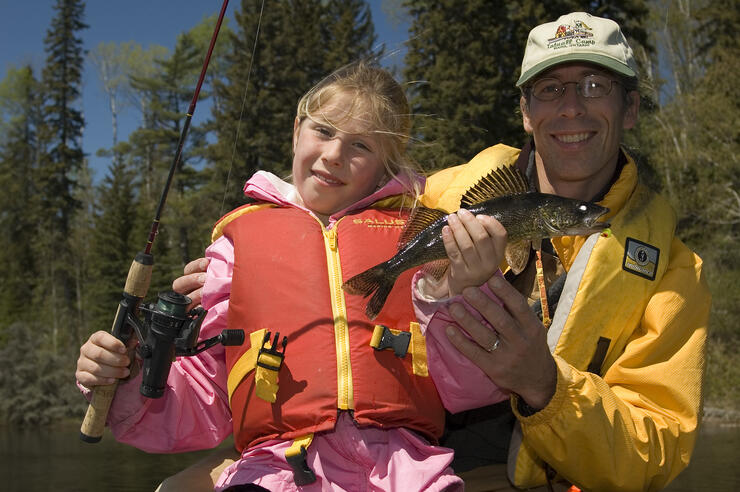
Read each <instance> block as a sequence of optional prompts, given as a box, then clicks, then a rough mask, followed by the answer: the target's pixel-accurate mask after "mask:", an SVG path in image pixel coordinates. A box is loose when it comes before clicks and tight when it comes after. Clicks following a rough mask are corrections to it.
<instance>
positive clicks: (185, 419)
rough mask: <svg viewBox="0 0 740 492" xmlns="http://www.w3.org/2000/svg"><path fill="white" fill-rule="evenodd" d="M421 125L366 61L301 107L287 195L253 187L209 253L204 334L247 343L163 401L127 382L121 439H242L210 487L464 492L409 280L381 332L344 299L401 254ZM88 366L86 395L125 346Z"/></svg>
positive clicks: (98, 345)
mask: <svg viewBox="0 0 740 492" xmlns="http://www.w3.org/2000/svg"><path fill="white" fill-rule="evenodd" d="M410 126H411V118H410V112H409V107H408V103H407V101H406V98H405V95H404V93H403V90H402V88H401V87H400V86H399V84H398V83H397V82H396V81H395V80H394V79H393V78H392V77H391V76H390V74H388V72H386V71H385V70H382V69H380V68H377V67H374V66H371V65H369V64H365V63H358V64H354V65H351V66H348V67H345V68H343V69H340V70H338V71H337V72H335V73H333V74H332V75H330V76H329V77H327V78H326V79H324V80H323V81H321V82H320V83H319V84H317V85H316V86H315V87H313V88H312V89H311V90H309V91H308V92H307V93H306V95H304V96H303V97H302V98H301V100H300V101H299V103H298V110H297V115H296V118H295V123H294V128H293V167H292V169H293V174H292V182H286V181H283V180H281V179H279V178H278V177H276V176H274V175H273V174H271V173H268V172H264V171H259V172H257V173H256V174H255V175H254V176H252V178H250V179H249V181H247V183H246V185H245V187H244V191H245V194H246V195H247V196H248V197H249V198H251V199H252V201H253V202H252V203H250V204H248V205H245V206H243V207H241V208H238V209H236V210H234V211H232V212H230V213H229V214H227V215H226V216H224V217H223V218H222V219H221V220H220V221H219V222H218V223H217V224H216V227H215V228H214V242H213V243H212V245H211V246H210V247H209V248H208V250H207V252H206V256H207V258H209V260H210V262H209V266H208V272H207V278H206V282H205V287H204V290H203V298H202V303H203V306H204V307H205V308H206V309H208V315H207V317H206V320H205V321H204V323H203V326H202V329H201V338H207V337H210V336H213V335H214V334H216V333H218V332H220V330H222V329H224V328H231V329H242V330H244V332H245V334H246V340H247V341H245V343H244V344H243V345H242V346H240V347H227V348H223V347H222V348H219V349H216V350H211V351H206V352H202V353H201V354H199V355H198V356H195V357H186V358H178V359H177V360H176V361H175V362H174V363H173V365H172V369H171V371H170V374H169V378H168V389H167V391H166V393H165V395H164V396H163V397H162V398H160V399H154V400H151V399H145V398H142V397H140V396H139V394H138V385H139V378H137V377H134V378H131V379H130V380H128V381H125V382H122V383H121V384H120V385H119V390H118V393H117V396H116V398H115V400H114V402H113V405H112V408H111V413H110V416H109V424H110V427H111V429H112V431H113V433H114V435H115V437H116V439H118V440H119V441H122V442H126V443H130V444H132V445H134V446H136V447H139V448H141V449H144V450H146V451H149V452H178V451H190V450H194V449H204V448H210V447H214V446H216V445H217V444H218V443H220V442H221V441H222V440H223V439H224V438H225V437H227V436H228V435H229V434H230V433H233V434H234V438H235V445H236V447H237V449H238V450H239V452H240V459H238V460H237V461H236V462H234V463H233V464H232V465H231V466H229V467H228V468H226V470H225V471H224V472H223V473H222V474H221V475H220V477H219V478H218V480H217V482H216V484H215V489H216V490H259V487H263V488H266V489H268V490H299V489H300V490H404V491H412V490H456V489H461V488H462V482H461V480H460V479H459V478H458V477H457V476H455V475H454V473H453V471H452V469H451V468H450V466H449V465H450V463H451V461H452V457H453V453H452V451H451V450H449V449H447V448H443V447H439V446H437V445H436V442H437V440H438V439H439V437H440V436H441V434H442V430H443V425H444V409H443V407H442V404H441V402H440V399H439V396H438V394H437V390H436V389H435V387H434V384H433V383H432V380H431V378H430V377H429V374H428V371H427V367H426V359H425V350H424V338H423V336H421V333H420V332H419V329H418V325H417V324H416V323H415V316H414V310H413V305H412V303H411V295H410V291H411V277H412V275H413V272H407V274H406V275H404V276H402V277H401V278H400V279H399V280H398V281H397V282H396V285H395V287H394V289H393V290H392V292H391V294H390V296H389V298H388V301H387V302H386V304H385V307H384V309H383V311H381V313H380V314H379V315H378V317H377V318H376V320H374V322H371V321H370V320H368V319H367V318H366V317H365V315H364V300H363V299H361V298H359V297H357V296H345V295H344V293H343V292H342V290H341V284H342V279H343V278H349V277H350V276H352V275H354V274H356V273H359V272H361V271H363V270H364V269H366V268H368V267H370V266H372V265H374V264H376V263H378V262H379V261H382V260H384V259H386V258H388V257H390V256H391V255H392V254H393V253H394V252H395V248H396V242H397V240H398V237H399V235H400V232H401V229H402V227H403V225H404V222H405V218H406V211H407V210H408V207H409V206H411V205H412V204H413V202H414V200H415V198H416V197H417V196H418V195H419V194H420V192H421V191H422V190H423V187H424V179H423V178H422V177H421V176H419V175H418V174H417V173H416V172H415V171H414V166H413V164H412V162H411V160H410V159H409V158H408V157H407V155H406V146H407V142H408V139H409V132H410ZM380 325H383V326H385V327H386V328H388V329H389V331H390V330H392V332H391V333H401V334H402V336H407V337H409V339H410V343H409V348H408V350H407V351H406V352H405V353H398V352H394V351H393V350H378V348H379V347H377V345H378V344H377V337H376V338H375V339H374V337H373V335H374V333H375V334H376V335H377V333H378V332H377V331H376V330H383V329H384V328H383V326H380ZM278 332H279V333H280V338H279V341H278V344H276V345H277V346H275V347H272V341H273V340H274V336H275V334H276V333H278ZM403 334H405V335H403ZM266 337H268V338H269V337H273V338H272V339H270V341H269V342H267V343H265V344H264V345H263V342H264V341H265V340H266ZM283 337H285V340H286V343H287V344H286V345H285V346H284V347H283V346H282V345H281V343H280V342H281V341H282V339H283ZM372 343H374V344H375V345H376V347H374V346H371V344H372ZM271 350H272V353H270V351H271ZM80 353H81V355H80V359H79V361H78V365H77V373H76V376H77V380H78V383H79V385H80V386H81V387H82V388H83V391H86V392H87V391H88V390H87V388H91V387H93V386H96V385H100V384H108V383H110V382H112V381H113V380H114V379H116V378H124V377H126V376H128V369H127V366H128V360H129V359H128V356H127V354H126V349H125V347H123V345H122V344H121V343H120V342H119V341H118V340H116V339H115V338H114V337H112V336H111V335H110V334H109V333H107V332H103V331H100V332H97V333H95V334H93V335H92V336H91V337H90V339H89V340H88V341H87V342H86V343H85V344H84V345H83V346H82V348H81V350H80Z"/></svg>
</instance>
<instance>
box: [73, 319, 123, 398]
mask: <svg viewBox="0 0 740 492" xmlns="http://www.w3.org/2000/svg"><path fill="white" fill-rule="evenodd" d="M127 350H128V349H127V347H126V346H125V345H124V344H123V342H121V341H120V340H118V339H117V338H116V337H114V336H113V335H111V334H110V333H108V332H104V331H98V332H95V333H93V334H92V335H91V336H90V338H89V339H88V341H87V342H85V344H84V345H83V346H82V347H80V357H79V359H77V371H76V372H75V376H76V378H77V380H78V381H79V382H80V383H82V384H83V385H84V386H86V387H88V388H92V387H94V386H100V385H103V384H111V383H113V382H114V381H115V380H116V379H121V378H125V377H127V376H128V375H129V372H130V371H129V368H128V366H129V364H130V358H129V356H128V352H127Z"/></svg>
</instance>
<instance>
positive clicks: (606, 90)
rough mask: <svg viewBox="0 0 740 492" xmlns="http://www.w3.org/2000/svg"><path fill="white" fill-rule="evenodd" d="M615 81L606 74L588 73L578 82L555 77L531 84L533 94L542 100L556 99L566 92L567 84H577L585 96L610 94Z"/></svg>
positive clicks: (578, 89)
mask: <svg viewBox="0 0 740 492" xmlns="http://www.w3.org/2000/svg"><path fill="white" fill-rule="evenodd" d="M614 83H617V84H618V83H620V82H619V81H618V80H614V79H610V78H609V77H606V76H604V75H597V74H592V75H586V76H585V77H583V78H582V79H581V80H579V81H578V82H561V81H560V80H558V79H556V78H553V77H546V78H544V79H540V80H538V81H537V82H535V83H534V84H532V86H531V91H532V95H533V96H534V97H535V98H536V99H539V100H540V101H554V100H555V99H559V98H561V97H562V96H563V94H565V86H566V85H568V84H575V85H576V92H577V93H578V94H580V95H581V96H583V97H588V98H596V97H604V96H608V95H609V94H610V93H611V91H612V86H613V85H614Z"/></svg>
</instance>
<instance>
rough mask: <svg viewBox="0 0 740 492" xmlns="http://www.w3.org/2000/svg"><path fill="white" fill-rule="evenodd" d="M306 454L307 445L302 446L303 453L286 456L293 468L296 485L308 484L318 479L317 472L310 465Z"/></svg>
mask: <svg viewBox="0 0 740 492" xmlns="http://www.w3.org/2000/svg"><path fill="white" fill-rule="evenodd" d="M306 454H307V453H306V448H305V446H301V454H296V455H293V456H286V457H285V459H286V460H287V461H288V464H289V465H290V467H291V468H292V469H293V481H294V482H295V484H296V485H308V484H310V483H314V482H315V481H316V474H315V473H314V472H313V470H312V469H311V468H310V467H309V466H308V461H306Z"/></svg>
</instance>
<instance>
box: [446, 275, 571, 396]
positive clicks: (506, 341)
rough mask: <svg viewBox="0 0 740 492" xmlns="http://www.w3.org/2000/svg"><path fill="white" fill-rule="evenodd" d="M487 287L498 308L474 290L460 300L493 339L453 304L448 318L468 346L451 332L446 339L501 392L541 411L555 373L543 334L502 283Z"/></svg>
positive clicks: (521, 300)
mask: <svg viewBox="0 0 740 492" xmlns="http://www.w3.org/2000/svg"><path fill="white" fill-rule="evenodd" d="M488 287H489V288H490V289H491V291H492V292H493V293H494V294H495V295H496V296H497V297H498V298H499V299H500V300H501V301H502V302H503V306H499V305H498V304H496V302H494V301H493V300H491V299H490V298H488V297H487V296H486V295H485V294H483V293H482V292H481V291H480V290H479V289H476V288H467V289H465V290H464V291H463V296H464V297H465V300H466V301H468V302H469V303H470V305H471V306H473V307H474V308H475V309H476V310H477V311H478V312H479V313H480V314H481V315H482V316H483V317H484V318H485V319H486V320H487V321H488V323H490V325H491V326H493V327H494V328H495V330H496V332H497V333H494V332H492V331H491V330H490V328H488V327H486V326H484V325H483V324H482V323H481V322H479V321H478V320H476V319H475V318H474V317H473V316H472V315H471V314H470V313H469V312H468V311H467V310H466V309H465V308H464V307H463V306H462V305H460V304H453V305H452V306H450V313H451V314H452V316H453V317H454V318H455V320H456V321H457V322H458V323H459V324H460V326H461V327H462V328H463V329H464V330H465V331H466V332H467V333H468V334H470V336H471V337H472V340H470V339H469V338H467V337H466V336H465V335H464V334H463V333H462V332H461V331H460V330H459V329H458V328H455V327H453V326H448V327H447V336H448V337H449V339H450V341H451V342H452V344H453V345H454V346H455V347H456V348H457V349H458V350H459V351H460V352H461V353H462V354H463V355H465V357H467V358H468V359H470V360H471V361H472V362H473V363H474V364H475V365H477V366H478V367H480V368H481V369H482V370H483V372H485V373H486V375H488V377H489V378H491V380H492V381H493V382H494V383H496V384H497V385H498V386H499V387H500V388H503V389H506V390H509V391H511V392H513V393H516V394H518V395H519V396H520V397H521V398H522V399H524V401H525V402H526V403H527V404H528V405H529V406H531V407H532V408H535V409H542V408H544V407H545V406H546V405H547V403H548V402H549V401H550V399H551V398H552V396H553V395H554V394H555V386H556V384H557V368H556V365H555V359H553V357H552V354H550V349H549V348H548V345H547V330H546V329H545V327H544V326H543V324H542V322H541V321H540V320H539V319H538V318H537V316H535V314H534V313H533V312H532V310H531V309H530V308H529V305H528V304H527V301H526V299H525V298H524V297H523V296H522V295H521V294H520V293H519V292H517V291H516V289H514V287H512V286H511V285H509V283H508V282H506V281H505V280H504V279H503V278H501V277H499V276H495V277H492V278H491V279H490V280H489V281H488Z"/></svg>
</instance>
